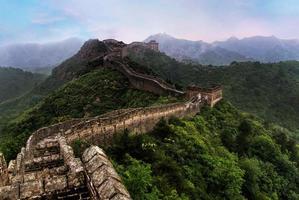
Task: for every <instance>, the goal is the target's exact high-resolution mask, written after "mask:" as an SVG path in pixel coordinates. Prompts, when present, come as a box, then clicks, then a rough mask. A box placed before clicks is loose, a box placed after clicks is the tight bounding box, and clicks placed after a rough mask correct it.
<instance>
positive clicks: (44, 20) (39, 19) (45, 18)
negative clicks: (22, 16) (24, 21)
mask: <svg viewBox="0 0 299 200" xmlns="http://www.w3.org/2000/svg"><path fill="white" fill-rule="evenodd" d="M63 20H65V17H62V16H53V15H50V14H49V13H47V14H46V13H39V14H37V15H36V16H35V17H34V18H33V19H32V21H31V22H32V24H38V25H47V24H53V23H56V22H61V21H63Z"/></svg>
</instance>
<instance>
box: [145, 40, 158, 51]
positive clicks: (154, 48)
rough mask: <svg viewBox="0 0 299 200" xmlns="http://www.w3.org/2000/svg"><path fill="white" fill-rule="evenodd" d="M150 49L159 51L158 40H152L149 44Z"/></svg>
mask: <svg viewBox="0 0 299 200" xmlns="http://www.w3.org/2000/svg"><path fill="white" fill-rule="evenodd" d="M147 46H148V48H150V49H151V50H154V51H159V43H158V42H156V40H151V41H149V42H148V43H147Z"/></svg>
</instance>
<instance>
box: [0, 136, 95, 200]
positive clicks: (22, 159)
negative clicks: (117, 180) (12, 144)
mask: <svg viewBox="0 0 299 200" xmlns="http://www.w3.org/2000/svg"><path fill="white" fill-rule="evenodd" d="M8 172H9V183H10V185H8V186H4V187H2V188H0V199H37V200H39V199H47V200H52V199H53V200H54V199H74V200H75V199H78V200H87V199H91V197H90V193H89V189H88V187H87V184H86V178H85V173H84V168H83V164H82V162H81V161H80V159H77V158H75V157H74V154H73V151H72V148H71V147H70V146H68V145H67V144H66V141H65V139H63V138H61V137H59V136H56V137H48V138H45V139H43V140H41V141H40V142H39V143H37V144H36V145H35V146H34V149H33V152H26V150H25V149H24V148H23V150H22V152H21V153H20V154H19V155H18V158H17V160H16V161H11V162H10V165H9V167H8Z"/></svg>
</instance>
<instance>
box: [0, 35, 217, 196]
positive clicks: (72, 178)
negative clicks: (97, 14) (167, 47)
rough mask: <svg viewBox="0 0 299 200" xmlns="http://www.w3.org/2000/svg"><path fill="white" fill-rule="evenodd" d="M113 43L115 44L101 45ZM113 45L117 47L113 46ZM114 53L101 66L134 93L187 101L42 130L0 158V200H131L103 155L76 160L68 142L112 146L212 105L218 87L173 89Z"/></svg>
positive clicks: (91, 151) (91, 153)
mask: <svg viewBox="0 0 299 200" xmlns="http://www.w3.org/2000/svg"><path fill="white" fill-rule="evenodd" d="M106 42H110V43H111V42H114V43H115V41H106ZM116 45H119V44H118V43H116ZM112 54H113V55H106V56H105V57H102V58H101V59H103V62H97V61H96V62H95V63H103V65H104V66H105V67H110V68H114V69H116V70H118V71H120V72H121V73H123V74H124V75H125V76H126V77H127V78H128V79H129V81H130V83H131V85H132V86H133V87H135V88H136V89H140V90H145V91H149V92H152V93H155V94H159V95H174V96H184V97H186V99H188V100H187V101H186V102H180V103H173V104H166V105H160V106H151V107H145V108H129V109H120V110H115V111H112V112H109V113H106V114H103V115H101V116H97V117H93V118H83V119H72V120H68V121H65V122H63V123H58V124H54V125H52V126H48V127H44V128H41V129H39V130H37V131H35V132H34V133H33V134H32V135H31V136H30V137H29V139H28V140H27V143H26V147H24V148H22V150H21V152H20V153H19V154H18V155H17V158H16V160H12V161H10V162H9V165H8V167H7V165H6V162H5V159H4V157H3V155H2V154H0V199H1V200H2V199H3V200H14V199H22V200H25V199H79V200H87V199H93V200H97V199H111V200H113V199H115V200H116V199H124V200H129V199H131V197H130V195H129V193H128V191H127V190H126V188H125V187H124V185H123V184H122V182H121V179H120V177H119V176H118V175H117V173H116V171H115V170H114V168H113V166H112V164H111V162H110V161H109V159H108V157H107V156H106V155H105V153H104V152H103V150H102V149H100V148H99V147H96V146H92V147H90V148H88V149H87V150H86V151H85V153H84V154H83V157H82V158H81V159H80V158H75V155H74V152H73V149H72V147H71V146H70V144H71V143H72V142H74V141H75V140H77V139H81V140H85V141H88V142H89V143H91V144H94V145H98V146H106V145H109V144H111V142H112V141H113V138H114V136H115V135H116V134H119V133H120V134H121V133H123V132H124V131H125V130H128V131H130V133H132V134H143V133H147V132H149V131H151V130H152V129H153V128H154V127H155V125H156V124H157V122H158V121H159V120H160V119H161V118H164V119H166V120H168V119H169V118H171V117H172V116H175V117H187V116H194V115H195V114H197V113H198V112H200V109H201V107H202V106H204V105H206V104H208V105H210V106H214V105H215V104H216V103H217V102H218V101H219V100H221V99H222V89H221V88H219V87H217V88H212V89H209V90H207V89H203V88H199V87H195V86H192V87H189V88H187V91H186V92H182V91H179V90H176V89H175V88H174V87H173V86H171V85H169V84H167V83H166V82H164V81H162V80H160V79H159V78H156V77H152V76H149V75H144V74H140V73H137V72H135V71H134V70H133V69H131V68H130V67H129V66H128V65H126V64H125V63H123V62H121V61H119V60H118V59H117V58H115V52H114V51H113V53H112ZM118 56H119V55H118Z"/></svg>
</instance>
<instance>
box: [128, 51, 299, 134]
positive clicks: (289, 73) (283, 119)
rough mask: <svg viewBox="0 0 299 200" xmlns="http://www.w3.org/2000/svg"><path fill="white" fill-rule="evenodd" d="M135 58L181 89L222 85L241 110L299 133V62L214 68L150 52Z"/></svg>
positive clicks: (234, 64)
mask: <svg viewBox="0 0 299 200" xmlns="http://www.w3.org/2000/svg"><path fill="white" fill-rule="evenodd" d="M131 58H132V59H133V60H134V61H136V62H137V63H140V64H142V65H145V66H147V67H148V68H150V69H151V70H152V71H154V72H155V73H156V74H158V75H160V76H162V77H163V78H164V79H166V80H170V81H171V82H173V83H176V84H179V85H181V86H187V85H189V84H197V85H201V86H209V85H212V84H221V85H223V87H224V96H225V98H226V99H227V100H229V101H231V102H232V103H233V104H234V105H235V106H236V107H237V108H239V109H241V110H243V111H246V112H250V113H253V114H256V115H257V116H259V117H261V118H263V119H266V120H268V121H271V122H275V123H279V124H280V125H283V126H286V127H288V128H292V129H299V123H298V121H299V106H298V102H299V62H295V61H294V62H280V63H276V64H262V63H259V62H241V63H237V62H234V63H232V64H231V65H229V66H222V67H212V66H201V65H192V64H183V63H180V62H177V61H176V60H174V59H171V58H170V57H168V56H166V55H165V54H163V53H157V52H153V51H150V50H146V49H144V50H143V51H138V53H132V54H131Z"/></svg>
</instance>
